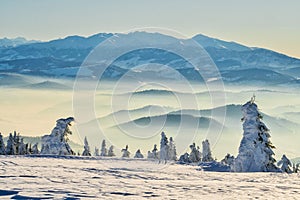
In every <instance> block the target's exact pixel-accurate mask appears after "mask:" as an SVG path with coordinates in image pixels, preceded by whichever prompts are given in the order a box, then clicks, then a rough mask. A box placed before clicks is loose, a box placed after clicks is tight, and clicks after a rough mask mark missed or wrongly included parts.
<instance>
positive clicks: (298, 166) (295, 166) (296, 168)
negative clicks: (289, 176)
mask: <svg viewBox="0 0 300 200" xmlns="http://www.w3.org/2000/svg"><path fill="white" fill-rule="evenodd" d="M293 172H294V173H299V172H300V163H297V164H295V163H293Z"/></svg>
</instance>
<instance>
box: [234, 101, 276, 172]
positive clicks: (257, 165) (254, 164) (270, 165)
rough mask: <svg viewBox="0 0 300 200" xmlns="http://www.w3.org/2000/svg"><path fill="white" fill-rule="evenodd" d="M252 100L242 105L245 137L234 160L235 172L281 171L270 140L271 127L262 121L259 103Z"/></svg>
mask: <svg viewBox="0 0 300 200" xmlns="http://www.w3.org/2000/svg"><path fill="white" fill-rule="evenodd" d="M254 100H255V99H254V97H252V99H251V101H249V102H247V103H246V104H244V105H243V106H242V113H243V118H242V121H243V130H244V133H243V138H242V141H241V144H240V147H239V154H238V156H237V158H236V159H235V161H234V165H233V169H232V170H233V171H235V172H274V171H279V169H278V168H277V167H276V166H275V162H276V160H275V159H274V158H273V155H274V152H273V150H272V149H273V148H275V147H274V146H273V145H272V143H271V141H270V137H271V136H270V134H269V129H268V128H267V126H266V125H265V124H264V123H263V122H262V121H261V119H262V116H261V114H260V113H259V112H258V108H257V105H256V104H255V103H254Z"/></svg>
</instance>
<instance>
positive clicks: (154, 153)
mask: <svg viewBox="0 0 300 200" xmlns="http://www.w3.org/2000/svg"><path fill="white" fill-rule="evenodd" d="M158 157H159V156H158V149H157V145H156V144H154V147H153V149H152V152H150V151H148V156H147V158H148V159H158Z"/></svg>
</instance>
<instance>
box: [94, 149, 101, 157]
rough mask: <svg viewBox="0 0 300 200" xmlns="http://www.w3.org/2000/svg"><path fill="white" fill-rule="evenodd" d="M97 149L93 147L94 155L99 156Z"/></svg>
mask: <svg viewBox="0 0 300 200" xmlns="http://www.w3.org/2000/svg"><path fill="white" fill-rule="evenodd" d="M99 155H100V154H99V149H98V148H97V147H95V152H94V156H99Z"/></svg>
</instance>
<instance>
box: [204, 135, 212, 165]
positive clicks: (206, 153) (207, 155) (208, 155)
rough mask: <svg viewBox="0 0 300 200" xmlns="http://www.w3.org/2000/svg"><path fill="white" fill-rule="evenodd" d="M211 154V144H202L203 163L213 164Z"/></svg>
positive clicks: (206, 142) (205, 141)
mask: <svg viewBox="0 0 300 200" xmlns="http://www.w3.org/2000/svg"><path fill="white" fill-rule="evenodd" d="M213 160H214V159H213V157H212V154H211V149H210V144H209V141H208V140H204V141H203V142H202V162H211V161H213Z"/></svg>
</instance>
